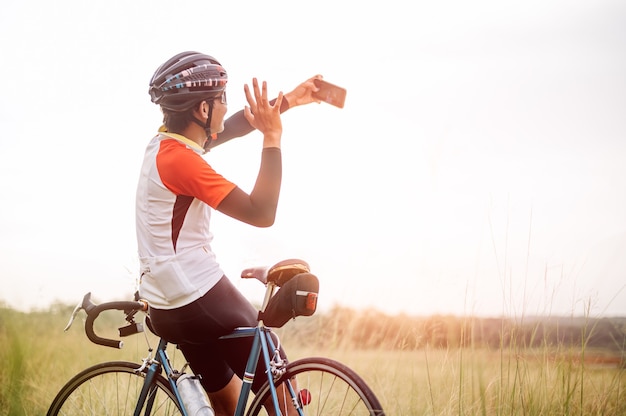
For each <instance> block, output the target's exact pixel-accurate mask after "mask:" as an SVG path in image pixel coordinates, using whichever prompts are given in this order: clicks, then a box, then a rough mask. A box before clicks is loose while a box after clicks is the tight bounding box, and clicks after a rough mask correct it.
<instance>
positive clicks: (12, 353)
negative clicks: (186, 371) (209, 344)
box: [0, 306, 626, 416]
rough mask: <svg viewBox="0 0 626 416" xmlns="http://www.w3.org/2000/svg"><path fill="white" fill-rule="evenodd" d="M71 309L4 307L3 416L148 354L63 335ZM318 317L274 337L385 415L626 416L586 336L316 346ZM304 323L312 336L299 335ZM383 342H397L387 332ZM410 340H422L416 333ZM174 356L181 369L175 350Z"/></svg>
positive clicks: (617, 381)
mask: <svg viewBox="0 0 626 416" xmlns="http://www.w3.org/2000/svg"><path fill="white" fill-rule="evenodd" d="M70 313H71V308H68V307H62V306H58V307H55V308H53V309H52V310H51V311H48V312H33V313H29V314H25V313H20V312H17V311H13V310H9V309H0V360H1V362H2V363H3V364H4V365H3V369H2V370H1V371H0V415H2V416H4V415H11V416H13V415H41V414H45V413H46V411H47V408H48V405H49V404H50V402H51V401H52V399H53V398H54V395H55V394H56V392H57V391H58V390H59V389H60V388H61V386H62V385H63V384H64V383H65V382H66V381H67V380H69V378H71V376H72V375H74V374H76V373H77V372H78V371H80V370H82V369H84V368H85V367H87V366H90V365H92V364H95V363H98V362H101V361H106V360H131V361H136V360H139V359H141V358H142V357H144V356H145V355H146V354H147V349H146V341H145V337H144V336H143V335H135V336H132V337H129V338H127V339H125V347H124V348H123V349H122V350H116V349H112V348H106V347H99V346H96V345H93V344H92V343H90V342H89V341H88V340H87V338H86V336H85V335H84V331H83V330H82V323H83V322H82V319H83V318H84V313H81V314H80V315H79V318H78V319H77V320H76V322H75V323H74V326H73V327H72V328H71V329H70V330H69V331H68V332H63V328H64V326H65V324H66V322H67V318H68V317H69V315H70ZM314 318H315V317H314ZM314 318H306V319H305V320H298V321H296V322H295V323H289V324H287V325H286V327H285V328H283V329H281V330H280V331H279V333H280V334H281V338H282V341H283V343H284V345H285V347H286V348H287V350H288V352H289V354H290V357H291V358H292V359H296V358H302V357H305V356H310V355H318V356H319V355H321V356H327V357H330V358H334V359H337V360H339V361H341V362H343V363H345V364H347V365H348V366H349V367H351V368H353V369H354V370H355V371H357V373H359V374H360V375H361V376H362V377H363V378H364V379H365V380H366V381H367V383H368V384H369V385H370V387H371V388H372V389H373V390H374V391H375V393H376V394H377V396H378V397H379V399H380V400H381V402H382V404H383V406H384V408H385V410H386V412H387V414H388V415H418V414H419V415H422V414H423V415H618V414H626V400H625V399H626V396H625V394H626V393H625V388H626V370H625V369H624V366H623V364H621V361H620V360H621V356H619V354H617V355H616V353H615V351H607V350H604V349H599V348H595V347H594V348H592V347H589V346H588V345H587V344H586V342H585V339H586V338H585V336H582V337H581V340H580V343H578V344H567V345H566V344H555V343H552V342H544V343H543V344H542V343H541V342H537V341H538V340H532V341H533V342H528V339H524V341H520V340H518V338H517V335H516V333H515V331H512V332H508V333H507V335H506V336H503V337H502V343H501V345H500V347H498V348H490V347H487V346H484V345H482V344H481V345H479V344H477V343H472V342H471V339H470V342H469V343H467V344H466V346H465V347H463V348H460V347H457V346H447V347H445V346H444V347H442V346H441V344H437V345H436V346H432V345H431V344H428V343H427V344H425V345H420V346H419V347H415V348H410V349H407V348H405V349H401V348H397V349H390V348H376V347H373V346H369V347H368V348H366V349H363V348H359V345H358V344H356V343H355V342H347V341H345V340H346V335H347V334H346V333H345V327H344V328H343V331H344V332H342V333H341V335H340V336H336V337H334V339H330V342H328V343H321V342H320V339H319V338H318V337H316V336H315V335H314V334H315V333H317V332H319V328H318V326H317V325H319V322H323V323H324V325H325V326H328V323H329V320H332V317H324V319H322V320H321V321H317V320H316V319H314ZM321 318H322V317H320V319H321ZM343 318H345V316H344V317H343ZM398 319H402V318H398ZM405 319H406V318H405ZM120 321H121V322H120ZM301 322H302V323H304V326H305V327H309V329H311V330H312V331H313V332H311V333H308V332H306V331H304V330H303V325H299V324H300V323H301ZM316 322H318V323H316ZM122 325H123V320H122V318H121V316H120V315H112V316H108V315H105V314H103V315H102V322H101V325H100V330H101V331H104V332H107V333H109V335H111V336H114V334H115V332H114V331H115V329H116V328H117V327H118V326H122ZM387 326H388V327H389V325H387ZM337 327H339V325H337ZM590 329H591V328H586V327H585V329H584V331H587V333H588V332H589V331H590ZM359 330H360V331H363V328H360V329H359ZM348 335H349V334H348ZM583 335H584V334H583ZM388 336H390V337H391V336H393V337H402V335H401V334H398V333H391V332H390V333H389V334H388ZM406 336H411V337H415V336H420V331H412V332H410V333H409V332H407V335H406ZM537 336H538V335H537ZM331 338H332V337H331ZM151 339H152V342H153V346H154V345H155V343H154V338H151ZM320 345H322V346H320ZM399 345H411V342H408V341H407V342H405V343H402V342H401V343H400V344H399ZM527 345H532V346H527ZM170 354H171V355H173V356H174V360H175V364H178V365H180V363H181V362H182V357H180V353H177V351H175V350H173V351H170Z"/></svg>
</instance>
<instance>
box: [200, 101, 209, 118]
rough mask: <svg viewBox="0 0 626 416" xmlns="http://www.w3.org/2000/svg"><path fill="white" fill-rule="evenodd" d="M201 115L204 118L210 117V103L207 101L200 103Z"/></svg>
mask: <svg viewBox="0 0 626 416" xmlns="http://www.w3.org/2000/svg"><path fill="white" fill-rule="evenodd" d="M200 113H201V114H202V118H207V117H209V103H207V102H206V101H202V102H201V103H200Z"/></svg>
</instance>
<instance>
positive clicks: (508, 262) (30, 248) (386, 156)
mask: <svg viewBox="0 0 626 416" xmlns="http://www.w3.org/2000/svg"><path fill="white" fill-rule="evenodd" d="M307 5H308V6H304V5H303V3H301V2H295V1H263V2H258V1H222V2H210V1H204V2H190V1H177V2H171V1H168V2H165V1H155V0H149V1H148V0H133V1H123V2H122V1H117V0H106V1H100V0H92V1H88V2H85V1H77V0H76V1H70V0H62V1H57V2H48V1H43V0H37V1H32V0H31V1H29V0H25V1H21V2H15V1H13V2H9V3H8V4H6V5H4V6H3V10H2V14H1V15H0V53H1V55H2V64H1V65H0V79H2V83H3V86H2V88H1V89H0V91H1V92H0V124H1V125H2V129H3V134H2V137H1V138H0V194H1V195H2V204H0V233H1V234H0V284H1V285H0V287H1V289H0V301H4V302H5V303H6V304H8V305H10V306H13V307H17V308H20V309H25V310H26V309H29V308H32V307H36V308H43V307H46V306H47V305H48V304H49V303H50V302H51V301H55V300H60V301H62V302H68V303H72V304H74V303H76V302H78V301H79V300H80V299H81V298H82V295H83V294H84V293H86V292H87V291H92V292H93V295H94V297H95V298H96V299H98V300H108V299H112V298H120V297H121V298H127V297H128V296H129V294H130V293H132V292H133V291H134V284H135V278H136V269H137V261H136V257H135V256H136V250H135V233H134V193H135V185H136V180H137V175H138V170H139V165H140V163H141V159H142V155H143V150H144V147H145V145H146V143H147V142H148V141H149V139H150V138H151V137H152V135H153V134H154V132H155V131H156V129H157V127H158V126H159V124H160V119H161V116H160V112H159V110H158V108H157V107H156V106H154V105H153V104H152V103H151V102H150V100H149V96H148V93H147V90H148V88H147V86H148V81H149V79H150V77H151V75H152V73H153V72H154V70H155V69H156V67H157V66H158V65H160V64H161V63H162V62H163V61H165V60H166V59H168V58H169V57H170V56H172V55H174V54H175V53H178V52H180V51H183V50H199V51H201V52H205V53H209V54H211V55H213V56H215V57H216V58H217V59H219V60H220V61H221V62H222V64H223V65H224V66H225V67H226V69H227V70H228V73H229V77H230V81H229V87H228V88H229V89H228V91H229V92H228V98H229V112H230V113H231V114H232V113H234V112H235V111H237V110H239V109H241V108H242V107H243V105H244V95H243V84H244V83H246V82H250V80H251V78H252V77H258V78H260V79H264V80H267V81H268V84H269V88H270V91H271V92H272V95H275V94H277V93H278V91H279V89H283V90H284V91H287V90H289V89H291V88H293V87H295V85H297V84H298V83H299V82H300V81H303V80H304V79H306V78H308V77H309V76H312V75H314V74H316V73H321V74H323V75H324V77H325V78H326V79H327V80H328V81H330V82H333V83H336V84H339V85H342V86H344V87H346V88H347V90H348V96H347V100H346V106H345V108H344V109H342V110H340V109H337V108H334V107H331V106H329V105H324V104H320V105H310V106H307V107H300V108H296V109H293V110H291V111H289V112H288V113H286V114H285V115H284V118H283V123H284V135H283V158H284V163H285V166H284V181H283V188H282V194H281V201H280V205H279V212H278V219H277V222H276V224H275V225H274V226H273V227H271V228H268V229H254V228H252V227H250V226H248V225H244V224H239V223H236V222H235V221H234V220H232V219H230V218H227V217H224V216H221V215H216V216H215V217H214V221H213V230H214V232H215V235H216V238H215V240H214V249H215V251H216V252H217V255H218V258H219V259H220V263H221V264H222V266H223V268H224V269H225V271H226V273H227V275H228V276H229V277H230V278H231V279H232V280H233V281H234V282H235V283H236V284H237V286H238V287H240V288H241V290H242V291H244V292H245V293H246V294H248V295H250V296H251V297H252V299H253V300H260V290H259V289H260V288H259V287H258V286H260V285H258V284H255V282H249V281H245V282H244V281H240V279H239V278H238V274H239V272H240V270H241V269H243V268H244V267H247V266H250V265H256V264H270V263H273V262H275V261H278V260H281V259H283V258H289V257H299V258H304V259H305V260H307V261H308V262H309V263H310V264H311V266H312V269H313V272H314V273H316V274H317V275H318V277H319V278H320V282H321V293H320V304H321V307H322V308H328V307H330V306H332V305H335V304H341V305H344V306H349V307H355V308H365V307H373V308H376V309H378V310H381V311H384V312H388V313H399V312H407V313H411V314H434V313H451V314H477V315H501V314H505V315H515V316H520V315H531V314H538V313H539V314H577V315H581V314H590V315H592V316H609V315H622V316H624V315H626V287H625V286H626V214H625V213H626V163H625V161H626V75H625V74H626V3H625V2H623V1H621V0H614V1H612V0H589V1H571V0H547V1H546V0H525V1H513V2H501V1H495V0H493V1H491V0H477V1H472V2H467V1H451V0H449V1H429V2H423V1H418V2H407V1H404V0H391V1H388V2H385V3H384V4H382V3H380V2H356V3H355V2H350V4H349V5H348V2H337V1H317V2H313V3H311V2H309V3H307ZM260 147H261V138H260V135H259V134H258V133H253V134H251V135H249V136H247V137H246V138H242V139H239V140H238V141H236V142H231V143H229V144H226V145H224V146H222V147H220V148H217V149H216V150H214V151H213V152H211V153H210V154H209V155H208V156H207V160H208V161H209V163H211V164H212V165H214V167H216V169H218V171H220V172H222V173H223V174H224V175H225V176H226V177H228V178H229V179H231V180H233V181H235V182H236V183H238V184H239V185H240V186H241V187H242V188H244V189H247V190H250V189H251V187H252V185H253V183H254V180H255V178H256V172H257V169H258V162H259V159H260Z"/></svg>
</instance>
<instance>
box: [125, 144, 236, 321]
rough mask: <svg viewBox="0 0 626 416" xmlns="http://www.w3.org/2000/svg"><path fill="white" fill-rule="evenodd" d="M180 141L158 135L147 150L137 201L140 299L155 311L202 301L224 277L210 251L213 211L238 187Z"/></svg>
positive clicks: (194, 147) (199, 150) (191, 146)
mask: <svg viewBox="0 0 626 416" xmlns="http://www.w3.org/2000/svg"><path fill="white" fill-rule="evenodd" d="M203 153H204V149H203V148H202V147H200V146H199V145H198V144H196V143H195V142H193V141H191V140H189V139H187V138H186V137H184V136H181V135H178V134H172V133H161V134H158V135H157V136H155V137H154V138H153V139H152V141H151V142H150V144H149V145H148V147H147V149H146V152H145V157H144V161H143V165H142V168H141V174H140V179H139V184H138V187H137V198H136V227H137V241H138V250H139V261H140V273H141V278H140V284H139V294H140V296H141V297H142V298H143V299H146V300H147V301H148V302H149V304H150V305H151V306H153V307H156V308H161V309H173V308H177V307H180V306H183V305H186V304H189V303H190V302H193V301H194V300H196V299H198V298H200V297H201V296H203V295H204V294H205V293H206V292H207V291H208V290H209V289H211V288H212V287H213V286H214V285H215V284H216V283H217V281H218V280H219V279H220V278H221V277H222V276H223V275H224V272H223V271H222V270H221V268H220V266H219V264H218V263H217V261H216V259H215V255H214V253H213V252H212V250H211V240H212V238H213V236H212V234H211V232H210V230H209V224H210V217H211V208H216V207H217V206H218V205H219V204H220V202H221V201H222V200H223V199H224V198H225V197H226V196H227V195H228V194H229V193H230V192H231V191H232V190H233V189H234V188H235V187H236V185H235V184H234V183H232V182H230V181H228V180H226V179H225V178H224V177H223V176H221V175H220V174H218V173H217V172H215V170H213V168H212V167H211V166H210V165H209V164H208V163H207V162H206V161H205V160H204V159H203V158H202V154H203Z"/></svg>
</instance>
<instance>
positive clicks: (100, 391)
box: [48, 361, 181, 416]
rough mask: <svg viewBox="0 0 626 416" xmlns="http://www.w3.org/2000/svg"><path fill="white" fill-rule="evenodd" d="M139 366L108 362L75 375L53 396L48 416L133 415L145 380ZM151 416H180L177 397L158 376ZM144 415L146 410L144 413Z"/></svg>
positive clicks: (123, 362) (165, 381)
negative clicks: (138, 370)
mask: <svg viewBox="0 0 626 416" xmlns="http://www.w3.org/2000/svg"><path fill="white" fill-rule="evenodd" d="M138 368H139V365H138V364H137V363H131V362H126V361H111V362H106V363H101V364H97V365H94V366H92V367H89V368H87V369H85V370H83V371H81V372H80V373H78V374H76V375H75V376H74V377H73V378H72V379H71V380H70V381H68V382H67V383H66V384H65V386H63V388H61V390H60V391H59V393H58V394H57V395H56V397H55V398H54V400H53V401H52V404H51V405H50V408H49V409H48V416H53V415H99V416H102V415H132V414H133V412H134V410H135V407H136V405H137V402H138V401H139V394H140V393H141V388H142V387H143V384H144V380H145V373H140V372H137V369H138ZM155 386H156V387H155V389H154V392H153V393H154V398H155V400H154V401H153V405H152V411H151V412H150V413H146V414H150V415H155V416H157V415H158V416H167V415H180V414H181V412H180V410H179V409H178V405H177V402H176V396H175V394H174V392H173V391H172V389H171V387H170V385H169V384H168V382H167V380H166V379H165V378H164V377H163V376H161V375H159V374H157V375H156V377H155ZM143 411H144V412H145V410H143Z"/></svg>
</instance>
